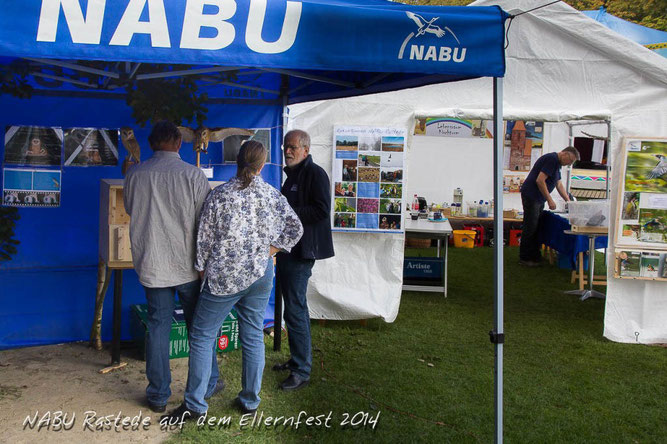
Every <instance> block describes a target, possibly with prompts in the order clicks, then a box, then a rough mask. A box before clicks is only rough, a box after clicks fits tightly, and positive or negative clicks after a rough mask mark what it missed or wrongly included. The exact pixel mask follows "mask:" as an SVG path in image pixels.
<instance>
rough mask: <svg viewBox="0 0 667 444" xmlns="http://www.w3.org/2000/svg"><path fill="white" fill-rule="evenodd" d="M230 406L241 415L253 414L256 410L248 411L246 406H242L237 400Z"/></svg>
mask: <svg viewBox="0 0 667 444" xmlns="http://www.w3.org/2000/svg"><path fill="white" fill-rule="evenodd" d="M232 405H233V406H234V408H235V409H237V410H240V411H241V412H242V413H245V414H247V413H255V412H256V411H257V408H254V409H249V408H247V407H246V406H244V405H243V403H242V402H241V400H240V399H239V398H234V401H233V402H232Z"/></svg>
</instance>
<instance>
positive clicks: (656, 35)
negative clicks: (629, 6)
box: [582, 7, 667, 57]
mask: <svg viewBox="0 0 667 444" xmlns="http://www.w3.org/2000/svg"><path fill="white" fill-rule="evenodd" d="M582 12H583V13H584V14H585V15H586V16H588V17H590V18H592V19H594V20H596V21H598V22H600V23H602V24H603V25H605V26H606V27H607V28H609V29H611V30H612V31H614V32H616V33H618V34H620V35H622V36H623V37H625V38H627V39H629V40H632V41H633V42H636V43H639V44H640V45H643V46H648V45H659V44H664V45H665V46H664V47H662V48H660V49H657V50H655V51H656V52H658V53H659V54H661V55H663V56H665V57H667V32H665V31H660V30H658V29H652V28H648V27H646V26H642V25H639V24H637V23H632V22H629V21H627V20H623V19H622V18H619V17H616V16H614V15H612V14H609V13H608V12H607V10H606V9H605V8H604V7H602V8H600V9H598V10H595V11H582Z"/></svg>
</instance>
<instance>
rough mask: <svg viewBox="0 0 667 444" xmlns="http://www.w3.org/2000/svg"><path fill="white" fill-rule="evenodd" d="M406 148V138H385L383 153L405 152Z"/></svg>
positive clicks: (383, 140) (383, 138) (383, 139)
mask: <svg viewBox="0 0 667 444" xmlns="http://www.w3.org/2000/svg"><path fill="white" fill-rule="evenodd" d="M404 146H405V137H403V136H383V137H382V151H392V152H403V148H404Z"/></svg>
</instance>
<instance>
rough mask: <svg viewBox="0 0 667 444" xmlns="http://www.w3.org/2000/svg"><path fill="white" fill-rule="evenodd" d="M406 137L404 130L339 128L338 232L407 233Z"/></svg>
mask: <svg viewBox="0 0 667 444" xmlns="http://www.w3.org/2000/svg"><path fill="white" fill-rule="evenodd" d="M406 134H407V131H406V130H405V129H401V128H378V127H335V128H334V140H333V146H334V149H333V170H332V174H333V177H332V181H331V186H332V193H331V194H332V199H333V202H332V209H333V211H332V212H331V213H332V221H331V222H332V226H333V227H334V230H336V231H379V232H402V231H403V211H402V210H403V209H404V208H405V203H404V192H405V191H404V189H405V174H404V164H405V144H406Z"/></svg>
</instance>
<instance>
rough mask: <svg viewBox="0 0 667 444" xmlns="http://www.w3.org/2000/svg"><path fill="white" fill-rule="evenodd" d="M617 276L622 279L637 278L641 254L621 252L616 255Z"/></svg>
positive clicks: (637, 252)
mask: <svg viewBox="0 0 667 444" xmlns="http://www.w3.org/2000/svg"><path fill="white" fill-rule="evenodd" d="M618 259H619V260H620V264H619V274H620V276H622V277H639V273H640V260H641V252H639V251H621V252H619V253H618Z"/></svg>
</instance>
